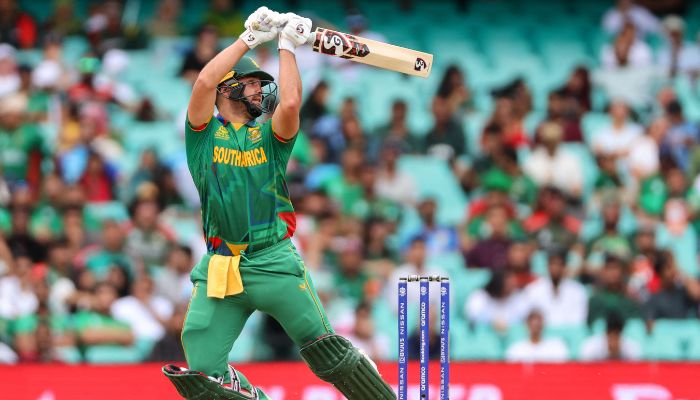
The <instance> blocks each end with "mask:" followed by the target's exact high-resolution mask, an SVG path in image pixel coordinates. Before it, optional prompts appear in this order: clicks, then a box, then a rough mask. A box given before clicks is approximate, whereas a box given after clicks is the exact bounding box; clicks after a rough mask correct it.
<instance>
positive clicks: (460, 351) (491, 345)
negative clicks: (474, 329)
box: [452, 334, 503, 361]
mask: <svg viewBox="0 0 700 400" xmlns="http://www.w3.org/2000/svg"><path fill="white" fill-rule="evenodd" d="M452 337H453V338H454V337H456V336H454V335H452ZM461 340H462V342H461V343H460V344H459V347H457V348H456V349H455V357H456V358H457V359H459V360H467V361H471V360H500V359H501V358H502V357H503V349H502V346H501V342H500V341H499V340H498V338H497V337H496V336H495V335H490V334H484V335H481V334H474V335H471V336H467V335H464V338H462V339H461Z"/></svg>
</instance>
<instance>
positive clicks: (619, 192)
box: [591, 153, 624, 208]
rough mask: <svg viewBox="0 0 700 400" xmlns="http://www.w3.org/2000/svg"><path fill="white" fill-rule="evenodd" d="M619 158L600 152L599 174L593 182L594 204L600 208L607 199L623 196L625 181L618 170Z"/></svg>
mask: <svg viewBox="0 0 700 400" xmlns="http://www.w3.org/2000/svg"><path fill="white" fill-rule="evenodd" d="M616 161H617V160H616V159H615V156H614V155H612V154H602V153H601V154H598V155H597V156H596V163H597V164H598V176H597V177H596V179H595V181H594V182H593V196H592V197H593V198H592V202H591V203H592V204H593V205H594V207H595V208H599V206H600V203H602V202H604V201H605V199H620V198H622V196H623V194H624V193H623V190H624V183H623V182H622V178H620V174H618V172H617V162H616Z"/></svg>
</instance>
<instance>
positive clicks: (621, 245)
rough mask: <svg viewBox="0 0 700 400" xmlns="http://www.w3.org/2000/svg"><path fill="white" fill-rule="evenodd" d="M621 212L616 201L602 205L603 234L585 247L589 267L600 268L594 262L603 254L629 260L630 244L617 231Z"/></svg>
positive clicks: (600, 258) (630, 255) (630, 254)
mask: <svg viewBox="0 0 700 400" xmlns="http://www.w3.org/2000/svg"><path fill="white" fill-rule="evenodd" d="M621 212H622V207H621V205H620V204H619V203H618V202H617V201H608V202H606V203H605V204H604V205H603V209H602V212H601V213H602V220H603V232H602V233H601V234H600V235H598V236H596V237H594V238H593V239H591V240H590V241H589V242H588V243H587V246H586V247H587V249H586V253H587V254H588V264H589V266H595V267H600V264H598V265H596V260H602V258H603V257H604V254H612V255H615V256H616V257H619V258H621V259H623V260H626V261H629V260H630V259H631V257H632V244H631V243H630V242H629V240H628V239H627V237H626V236H625V235H623V234H622V233H620V231H619V229H618V225H619V223H620V213H621Z"/></svg>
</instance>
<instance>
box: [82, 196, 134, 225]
mask: <svg viewBox="0 0 700 400" xmlns="http://www.w3.org/2000/svg"><path fill="white" fill-rule="evenodd" d="M85 208H86V210H85V211H86V212H87V213H89V214H90V215H93V216H94V217H95V218H96V219H97V220H99V221H104V220H108V219H109V220H114V221H117V222H124V221H127V220H128V219H129V212H128V211H127V209H126V206H125V205H124V203H122V202H119V201H108V202H103V203H87V204H86V205H85Z"/></svg>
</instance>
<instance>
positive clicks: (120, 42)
mask: <svg viewBox="0 0 700 400" xmlns="http://www.w3.org/2000/svg"><path fill="white" fill-rule="evenodd" d="M122 15H123V10H122V4H121V3H120V2H119V1H112V0H110V1H107V2H104V3H101V4H100V5H99V6H97V7H95V9H94V13H93V14H92V15H91V16H89V17H88V19H87V21H85V26H84V28H85V34H86V35H87V38H88V41H89V42H90V45H91V46H92V48H93V49H94V50H95V51H96V52H97V54H99V55H103V54H105V53H106V52H107V51H108V50H111V49H128V50H130V49H141V48H144V47H145V46H146V44H147V37H146V35H145V32H144V31H142V30H141V28H140V27H139V26H138V24H137V21H136V20H134V19H133V17H132V18H128V17H129V15H128V14H127V17H126V18H122Z"/></svg>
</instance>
